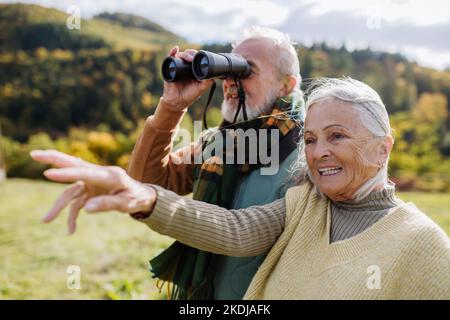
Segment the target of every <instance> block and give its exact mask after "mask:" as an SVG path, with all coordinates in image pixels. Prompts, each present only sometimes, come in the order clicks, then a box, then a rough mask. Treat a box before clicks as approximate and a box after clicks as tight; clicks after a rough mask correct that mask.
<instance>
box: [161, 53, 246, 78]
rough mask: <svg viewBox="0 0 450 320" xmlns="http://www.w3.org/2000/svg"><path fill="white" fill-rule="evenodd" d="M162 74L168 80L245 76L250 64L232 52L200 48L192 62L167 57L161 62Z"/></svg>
mask: <svg viewBox="0 0 450 320" xmlns="http://www.w3.org/2000/svg"><path fill="white" fill-rule="evenodd" d="M161 71H162V76H163V78H164V80H166V81H168V82H175V81H180V80H187V79H197V80H204V79H211V78H245V77H247V76H248V75H249V74H250V65H249V63H248V62H247V60H245V59H244V58H243V57H242V56H240V55H237V54H234V53H213V52H209V51H204V50H200V51H198V52H197V53H196V54H195V55H194V59H193V60H192V63H190V62H187V61H185V60H183V59H181V58H175V57H167V58H165V59H164V61H163V64H162V68H161Z"/></svg>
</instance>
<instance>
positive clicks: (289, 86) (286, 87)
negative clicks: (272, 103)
mask: <svg viewBox="0 0 450 320" xmlns="http://www.w3.org/2000/svg"><path fill="white" fill-rule="evenodd" d="M296 85H297V79H296V78H295V77H294V76H291V75H287V76H284V77H283V86H282V87H281V90H280V96H282V97H283V96H286V95H288V94H289V93H291V92H292V90H294V88H295V86H296Z"/></svg>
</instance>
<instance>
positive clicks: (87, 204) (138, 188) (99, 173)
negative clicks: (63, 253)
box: [30, 150, 156, 234]
mask: <svg viewBox="0 0 450 320" xmlns="http://www.w3.org/2000/svg"><path fill="white" fill-rule="evenodd" d="M30 155H31V157H32V158H33V159H34V160H36V161H38V162H41V163H45V164H50V165H52V166H54V167H56V169H48V170H46V171H45V172H44V175H45V176H46V177H47V178H48V179H50V180H53V181H55V182H66V183H67V182H70V183H72V184H71V185H69V186H68V187H67V188H66V189H65V190H64V191H63V192H62V194H61V195H60V196H59V198H58V199H57V200H56V201H55V203H54V204H53V207H52V208H51V209H50V211H49V212H48V213H47V214H46V215H45V217H44V218H43V221H44V222H51V221H53V220H54V219H55V218H56V217H57V216H58V215H59V214H60V213H61V211H62V210H63V209H64V208H65V207H66V206H67V205H69V204H70V209H69V219H68V226H69V234H72V233H74V232H75V229H76V220H77V217H78V214H79V212H80V210H81V209H82V208H84V209H85V210H86V211H88V212H101V211H111V210H117V211H120V212H124V213H135V212H148V211H151V210H152V208H153V206H154V203H155V201H156V191H155V190H154V189H153V188H152V187H150V186H146V185H144V184H142V183H140V182H138V181H136V180H134V179H132V178H131V177H130V176H128V175H127V173H126V172H125V170H123V169H122V168H120V167H115V166H100V165H96V164H93V163H90V162H87V161H84V160H82V159H80V158H76V157H73V156H70V155H68V154H65V153H62V152H59V151H56V150H33V151H31V152H30Z"/></svg>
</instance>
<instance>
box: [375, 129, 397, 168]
mask: <svg viewBox="0 0 450 320" xmlns="http://www.w3.org/2000/svg"><path fill="white" fill-rule="evenodd" d="M393 146H394V138H392V136H390V135H388V136H386V137H385V138H384V140H383V141H382V143H381V144H380V146H379V148H378V156H379V159H380V160H382V161H383V162H386V161H387V159H388V158H389V154H390V153H391V151H392V147H393Z"/></svg>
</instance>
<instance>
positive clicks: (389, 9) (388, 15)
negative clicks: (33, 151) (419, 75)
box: [0, 0, 450, 68]
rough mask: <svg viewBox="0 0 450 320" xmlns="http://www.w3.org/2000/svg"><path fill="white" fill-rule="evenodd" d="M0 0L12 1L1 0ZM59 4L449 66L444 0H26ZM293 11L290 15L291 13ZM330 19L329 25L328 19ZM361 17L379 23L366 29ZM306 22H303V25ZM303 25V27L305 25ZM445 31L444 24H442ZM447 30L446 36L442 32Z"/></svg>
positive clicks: (219, 34) (217, 34) (226, 36)
mask: <svg viewBox="0 0 450 320" xmlns="http://www.w3.org/2000/svg"><path fill="white" fill-rule="evenodd" d="M0 1H1V2H16V1H10V0H7V1H4V0H0ZM25 2H28V3H35V4H40V5H44V6H47V7H55V8H58V9H60V10H63V11H65V9H66V8H67V7H68V6H69V5H71V4H74V3H76V5H78V6H79V7H80V8H81V14H82V16H83V17H85V18H89V17H92V16H93V15H95V14H98V13H100V12H103V11H110V12H116V11H120V12H126V13H132V14H136V15H140V16H143V17H146V18H148V19H150V20H152V21H154V22H156V23H159V24H161V25H162V26H164V27H166V28H167V29H169V30H171V31H173V32H175V33H177V34H179V35H181V36H183V37H185V38H187V39H188V40H190V41H193V42H217V41H221V42H226V41H231V40H233V39H234V38H236V36H237V35H238V34H239V33H240V32H241V31H242V29H243V28H245V27H247V26H249V25H252V24H261V25H265V26H271V27H275V28H281V29H283V30H284V31H285V32H287V33H289V34H291V36H293V37H294V38H295V39H296V40H298V41H299V42H303V41H313V40H325V41H327V42H330V43H334V44H340V43H342V42H346V43H347V44H350V45H355V44H356V46H357V47H361V46H367V45H370V46H371V47H373V48H380V49H389V50H398V51H400V52H402V53H404V54H406V55H408V56H409V57H414V58H416V59H418V61H419V62H420V63H424V64H427V65H432V66H434V67H440V68H444V67H448V66H449V65H450V58H449V54H450V42H449V40H448V39H450V35H448V32H445V28H446V27H449V26H450V2H448V1H446V0H426V1H416V0H364V1H357V0H339V1H332V0H302V1H301V0H227V1H223V0H196V1H191V2H186V1H184V0H122V1H111V0H96V1H92V0H78V1H74V0H28V1H26V0H25ZM293 12H295V14H292V13H293ZM330 18H333V19H335V20H334V21H335V23H336V24H335V25H333V24H332V23H331V22H332V21H329V19H330ZM367 19H372V20H374V21H378V22H380V24H381V25H380V29H379V30H378V29H376V30H368V29H367ZM308 23H309V24H308ZM305 28H306V30H305ZM448 30H449V32H450V28H448ZM447 35H448V37H447Z"/></svg>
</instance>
